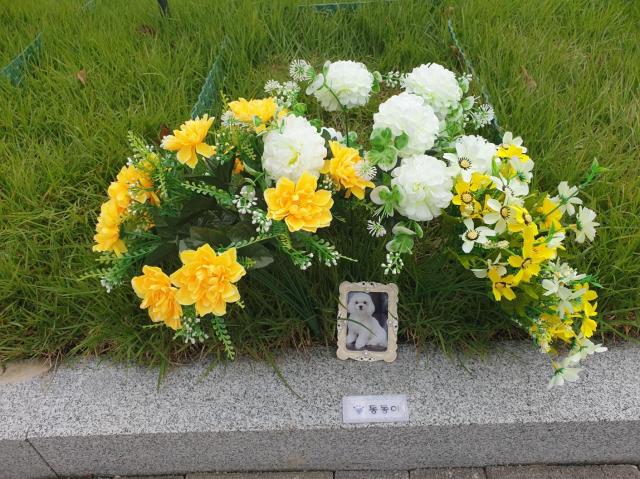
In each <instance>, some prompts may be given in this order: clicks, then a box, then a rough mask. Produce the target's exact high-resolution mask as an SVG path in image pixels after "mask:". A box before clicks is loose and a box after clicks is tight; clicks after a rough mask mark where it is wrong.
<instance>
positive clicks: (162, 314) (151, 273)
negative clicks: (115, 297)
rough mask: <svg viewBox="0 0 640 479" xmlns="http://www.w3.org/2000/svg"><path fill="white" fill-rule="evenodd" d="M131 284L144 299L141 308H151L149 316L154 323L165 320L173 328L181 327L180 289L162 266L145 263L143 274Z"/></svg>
mask: <svg viewBox="0 0 640 479" xmlns="http://www.w3.org/2000/svg"><path fill="white" fill-rule="evenodd" d="M131 286H132V287H133V290H134V291H135V293H136V294H137V295H138V297H139V298H140V299H142V303H141V304H140V308H141V309H148V310H149V317H150V318H151V320H152V321H153V322H154V323H158V322H163V323H164V324H166V325H167V326H169V327H170V328H171V329H173V330H176V329H180V327H181V326H182V323H181V321H180V318H181V317H182V307H181V306H180V303H178V301H177V300H176V293H177V291H178V290H177V289H176V288H174V287H173V286H172V285H171V279H170V278H169V276H167V275H166V274H164V273H163V271H162V270H161V269H160V268H158V267H156V266H146V265H145V266H144V267H143V268H142V276H136V277H135V278H133V279H132V280H131Z"/></svg>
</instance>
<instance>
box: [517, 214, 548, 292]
mask: <svg viewBox="0 0 640 479" xmlns="http://www.w3.org/2000/svg"><path fill="white" fill-rule="evenodd" d="M522 237H523V245H522V256H520V255H513V256H510V257H509V260H508V261H509V264H510V265H511V266H513V267H514V268H519V270H518V272H517V273H516V275H515V278H516V280H517V282H520V281H524V282H529V280H530V279H531V277H532V276H537V275H538V274H539V273H540V264H542V263H544V262H545V261H548V260H550V259H553V258H555V256H556V249H555V248H550V247H549V246H547V244H546V243H545V242H544V239H543V240H542V241H536V238H535V237H536V233H535V229H534V228H532V227H531V226H529V227H527V228H525V229H524V230H523V232H522Z"/></svg>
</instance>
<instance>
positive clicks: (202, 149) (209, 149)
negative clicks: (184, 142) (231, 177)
mask: <svg viewBox="0 0 640 479" xmlns="http://www.w3.org/2000/svg"><path fill="white" fill-rule="evenodd" d="M196 152H198V153H199V154H201V155H202V156H204V157H205V158H211V157H212V156H213V155H215V154H216V148H215V147H214V146H211V145H207V144H206V143H200V144H198V145H196Z"/></svg>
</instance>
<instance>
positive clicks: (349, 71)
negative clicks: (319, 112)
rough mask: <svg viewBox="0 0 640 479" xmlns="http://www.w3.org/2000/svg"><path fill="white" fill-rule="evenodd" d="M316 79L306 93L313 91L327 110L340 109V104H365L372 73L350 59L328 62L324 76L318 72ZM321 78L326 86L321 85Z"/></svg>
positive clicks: (355, 105) (347, 105)
mask: <svg viewBox="0 0 640 479" xmlns="http://www.w3.org/2000/svg"><path fill="white" fill-rule="evenodd" d="M316 80H317V81H314V82H313V83H312V85H310V87H309V89H307V94H311V93H313V94H314V96H315V97H316V98H317V99H318V101H319V102H320V105H322V108H324V109H325V110H327V111H339V110H341V108H340V104H342V106H343V107H345V108H347V109H349V108H355V107H358V106H364V105H366V104H367V102H368V101H369V95H371V88H372V87H373V75H372V74H371V72H370V71H369V70H367V67H366V66H364V65H363V64H362V63H358V62H353V61H351V60H341V61H338V62H334V63H330V64H329V67H328V68H327V75H326V78H324V77H323V76H322V74H319V75H318V78H316ZM323 80H324V83H326V86H323V83H322V81H323ZM327 86H328V87H329V88H327ZM329 89H331V91H330V90H329ZM332 92H333V93H332ZM334 94H335V96H334ZM336 97H338V98H337V99H336ZM338 100H340V103H338Z"/></svg>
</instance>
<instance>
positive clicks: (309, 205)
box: [264, 172, 333, 233]
mask: <svg viewBox="0 0 640 479" xmlns="http://www.w3.org/2000/svg"><path fill="white" fill-rule="evenodd" d="M317 185H318V180H317V178H316V177H315V176H313V175H310V174H309V173H307V172H305V173H303V174H302V176H301V177H300V179H299V180H298V183H297V184H295V183H294V182H293V181H291V180H290V179H289V178H285V177H282V178H280V179H279V180H278V183H277V184H276V187H275V188H268V189H267V190H266V191H265V192H264V199H265V201H266V202H267V206H268V211H267V217H268V218H269V219H273V220H284V221H285V222H286V223H287V227H288V228H289V231H292V232H293V231H299V230H304V231H310V232H312V233H315V232H316V230H317V229H318V228H325V227H327V226H329V224H330V223H331V219H332V217H331V207H332V206H333V199H332V198H331V192H330V191H327V190H318V191H316V187H317Z"/></svg>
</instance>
